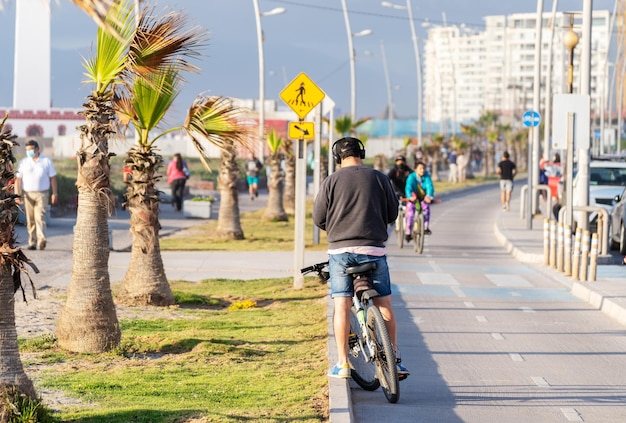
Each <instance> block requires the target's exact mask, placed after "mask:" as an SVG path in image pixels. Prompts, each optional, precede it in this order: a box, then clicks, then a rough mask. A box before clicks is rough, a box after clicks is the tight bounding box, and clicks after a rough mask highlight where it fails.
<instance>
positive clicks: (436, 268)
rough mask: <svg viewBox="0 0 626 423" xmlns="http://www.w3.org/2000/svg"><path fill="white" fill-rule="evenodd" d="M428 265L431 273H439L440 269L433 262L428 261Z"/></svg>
mask: <svg viewBox="0 0 626 423" xmlns="http://www.w3.org/2000/svg"><path fill="white" fill-rule="evenodd" d="M428 265H429V266H430V267H431V269H433V272H437V273H441V267H439V265H438V264H437V262H436V261H434V260H428Z"/></svg>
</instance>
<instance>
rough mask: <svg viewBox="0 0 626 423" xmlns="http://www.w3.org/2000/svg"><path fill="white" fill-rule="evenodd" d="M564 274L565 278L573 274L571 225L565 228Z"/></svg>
mask: <svg viewBox="0 0 626 423" xmlns="http://www.w3.org/2000/svg"><path fill="white" fill-rule="evenodd" d="M563 273H564V274H565V276H571V274H572V228H571V227H570V226H569V225H565V227H563Z"/></svg>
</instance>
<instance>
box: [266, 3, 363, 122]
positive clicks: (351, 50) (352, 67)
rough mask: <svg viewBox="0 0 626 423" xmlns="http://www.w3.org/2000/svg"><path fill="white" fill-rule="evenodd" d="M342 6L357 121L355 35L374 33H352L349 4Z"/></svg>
mask: <svg viewBox="0 0 626 423" xmlns="http://www.w3.org/2000/svg"><path fill="white" fill-rule="evenodd" d="M255 1H256V0H255ZM341 6H342V7H343V18H344V20H345V22H346V33H347V35H348V52H349V57H350V118H351V119H352V122H355V121H356V63H355V60H356V54H355V52H354V44H353V40H352V39H353V38H354V37H363V36H365V35H370V34H371V33H372V30H371V29H364V30H363V31H359V32H357V33H356V34H353V33H352V29H351V28H350V17H349V16H348V6H347V5H346V0H341Z"/></svg>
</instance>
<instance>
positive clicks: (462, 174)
mask: <svg viewBox="0 0 626 423" xmlns="http://www.w3.org/2000/svg"><path fill="white" fill-rule="evenodd" d="M467 162H468V160H467V156H465V153H463V150H461V151H460V152H459V155H458V157H457V158H456V165H457V168H458V169H457V171H458V174H459V182H465V180H466V179H467Z"/></svg>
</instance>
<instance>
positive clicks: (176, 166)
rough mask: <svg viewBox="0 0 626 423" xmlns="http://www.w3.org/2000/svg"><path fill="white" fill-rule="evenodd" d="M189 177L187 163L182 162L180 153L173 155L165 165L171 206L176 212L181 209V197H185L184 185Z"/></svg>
mask: <svg viewBox="0 0 626 423" xmlns="http://www.w3.org/2000/svg"><path fill="white" fill-rule="evenodd" d="M189 176H191V172H190V171H189V168H188V167H187V162H185V160H183V157H182V156H181V155H180V153H176V154H174V157H173V158H172V161H171V162H170V163H169V164H168V165H167V183H168V185H169V186H170V189H171V190H172V206H173V207H174V209H175V210H176V211H181V210H182V208H183V197H184V196H185V184H186V183H187V179H189Z"/></svg>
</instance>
